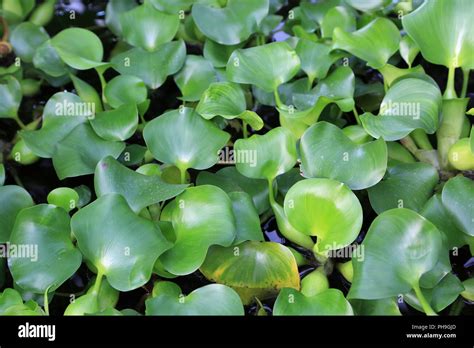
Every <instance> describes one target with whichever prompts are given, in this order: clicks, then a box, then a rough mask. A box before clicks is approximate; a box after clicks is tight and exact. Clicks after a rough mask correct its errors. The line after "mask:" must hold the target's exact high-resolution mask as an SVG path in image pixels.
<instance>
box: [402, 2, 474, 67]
mask: <svg viewBox="0 0 474 348" xmlns="http://www.w3.org/2000/svg"><path fill="white" fill-rule="evenodd" d="M434 18H437V20H436V21H435V20H433V19H434ZM402 23H403V28H404V29H405V30H406V31H407V33H408V35H410V37H411V38H412V39H413V41H415V42H416V44H417V45H418V47H420V50H421V54H422V55H423V57H424V58H425V59H426V60H427V61H429V62H431V63H434V64H439V65H444V66H446V67H463V68H467V69H474V28H473V26H472V2H471V1H470V0H453V1H449V2H446V1H443V0H434V1H425V2H424V3H423V5H421V6H420V7H418V8H417V9H416V10H415V11H413V12H412V13H410V14H408V15H406V16H403V18H402Z"/></svg>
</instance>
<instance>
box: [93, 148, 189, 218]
mask: <svg viewBox="0 0 474 348" xmlns="http://www.w3.org/2000/svg"><path fill="white" fill-rule="evenodd" d="M186 186H187V185H172V184H168V183H166V182H164V181H163V180H162V179H161V178H160V177H159V176H156V175H153V176H148V175H143V174H140V173H137V172H135V171H133V170H131V169H129V168H127V167H125V166H123V165H122V164H120V163H119V162H118V161H117V160H115V159H114V158H113V157H106V158H104V159H102V160H101V161H100V162H99V163H98V164H97V168H96V169H95V175H94V187H95V193H96V195H97V197H102V196H104V195H107V194H109V193H118V194H121V195H122V196H123V197H124V198H125V199H126V200H127V202H128V204H129V205H130V208H132V210H133V211H134V212H136V213H139V212H140V211H141V210H142V209H144V208H146V207H148V206H150V205H152V204H156V203H160V202H163V201H166V200H168V199H170V198H173V197H175V196H177V195H178V194H180V193H181V192H183V191H184V189H185V188H186Z"/></svg>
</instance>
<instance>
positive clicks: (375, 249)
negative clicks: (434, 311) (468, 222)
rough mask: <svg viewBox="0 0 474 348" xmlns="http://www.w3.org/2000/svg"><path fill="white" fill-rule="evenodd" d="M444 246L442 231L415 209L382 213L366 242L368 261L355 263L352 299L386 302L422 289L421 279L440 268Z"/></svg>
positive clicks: (401, 209) (363, 243)
mask: <svg viewBox="0 0 474 348" xmlns="http://www.w3.org/2000/svg"><path fill="white" fill-rule="evenodd" d="M441 243H442V242H441V234H440V232H439V231H438V229H437V228H436V227H435V226H434V225H433V224H432V223H431V222H429V221H428V220H426V219H425V218H424V217H422V216H421V215H418V214H417V213H415V212H414V211H412V210H408V209H404V208H399V209H392V210H388V211H386V212H384V213H382V214H380V215H379V216H378V217H377V218H376V219H375V220H374V221H373V222H372V225H371V226H370V228H369V231H368V232H367V235H366V236H365V239H364V241H363V242H362V246H363V247H364V259H363V260H358V259H355V258H353V260H352V262H353V265H354V280H353V282H352V286H351V289H350V291H349V295H348V297H349V298H360V299H368V300H370V299H382V298H387V297H392V296H398V295H399V294H404V293H407V292H409V291H410V290H411V289H414V288H416V287H419V281H420V278H421V276H422V275H423V274H424V273H426V272H428V271H430V270H431V269H432V268H433V267H434V266H435V265H436V263H437V261H438V255H439V250H440V248H441Z"/></svg>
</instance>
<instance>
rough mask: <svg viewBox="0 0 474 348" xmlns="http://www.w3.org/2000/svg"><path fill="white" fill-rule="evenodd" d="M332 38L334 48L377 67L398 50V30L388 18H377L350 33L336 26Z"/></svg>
mask: <svg viewBox="0 0 474 348" xmlns="http://www.w3.org/2000/svg"><path fill="white" fill-rule="evenodd" d="M333 40H334V45H333V47H334V48H338V49H342V50H344V51H347V52H349V53H351V54H353V55H354V56H356V57H357V58H360V59H362V60H365V61H366V62H367V65H369V66H370V67H372V68H374V69H378V68H381V67H382V66H384V65H385V64H386V63H387V61H388V59H389V58H390V57H391V56H392V55H393V54H394V53H395V52H396V51H398V45H399V42H400V32H399V31H398V28H397V26H396V25H395V24H394V23H393V22H392V21H391V20H390V19H387V18H377V19H374V20H373V21H372V22H370V23H369V24H367V25H366V26H364V27H363V28H361V29H359V30H357V31H354V32H352V33H347V32H344V30H343V29H341V28H339V27H338V28H336V29H334V32H333Z"/></svg>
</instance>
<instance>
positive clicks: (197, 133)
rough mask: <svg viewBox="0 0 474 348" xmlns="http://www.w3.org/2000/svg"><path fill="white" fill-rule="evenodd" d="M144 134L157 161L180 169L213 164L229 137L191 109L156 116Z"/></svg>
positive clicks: (198, 167)
mask: <svg viewBox="0 0 474 348" xmlns="http://www.w3.org/2000/svg"><path fill="white" fill-rule="evenodd" d="M143 136H144V138H145V142H146V143H147V146H148V148H149V149H150V151H151V152H152V153H153V156H154V157H155V158H156V159H157V160H159V161H161V162H163V163H167V164H173V165H175V166H177V167H178V168H180V169H181V170H186V169H188V168H195V169H207V168H209V167H212V166H213V165H214V164H215V163H216V162H217V161H218V157H217V151H218V150H219V149H221V148H222V147H223V146H224V145H225V144H226V143H227V141H228V140H229V137H230V136H229V134H228V133H226V132H223V131H221V130H220V129H219V128H217V126H215V125H214V124H213V123H212V122H211V121H208V120H204V119H203V118H202V117H201V116H199V115H198V114H197V113H196V112H195V111H194V110H193V109H190V108H181V109H179V110H173V111H169V112H167V113H165V114H163V115H161V116H160V117H157V118H156V119H154V120H153V121H151V122H149V123H148V124H147V125H146V127H145V129H144V131H143Z"/></svg>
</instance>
